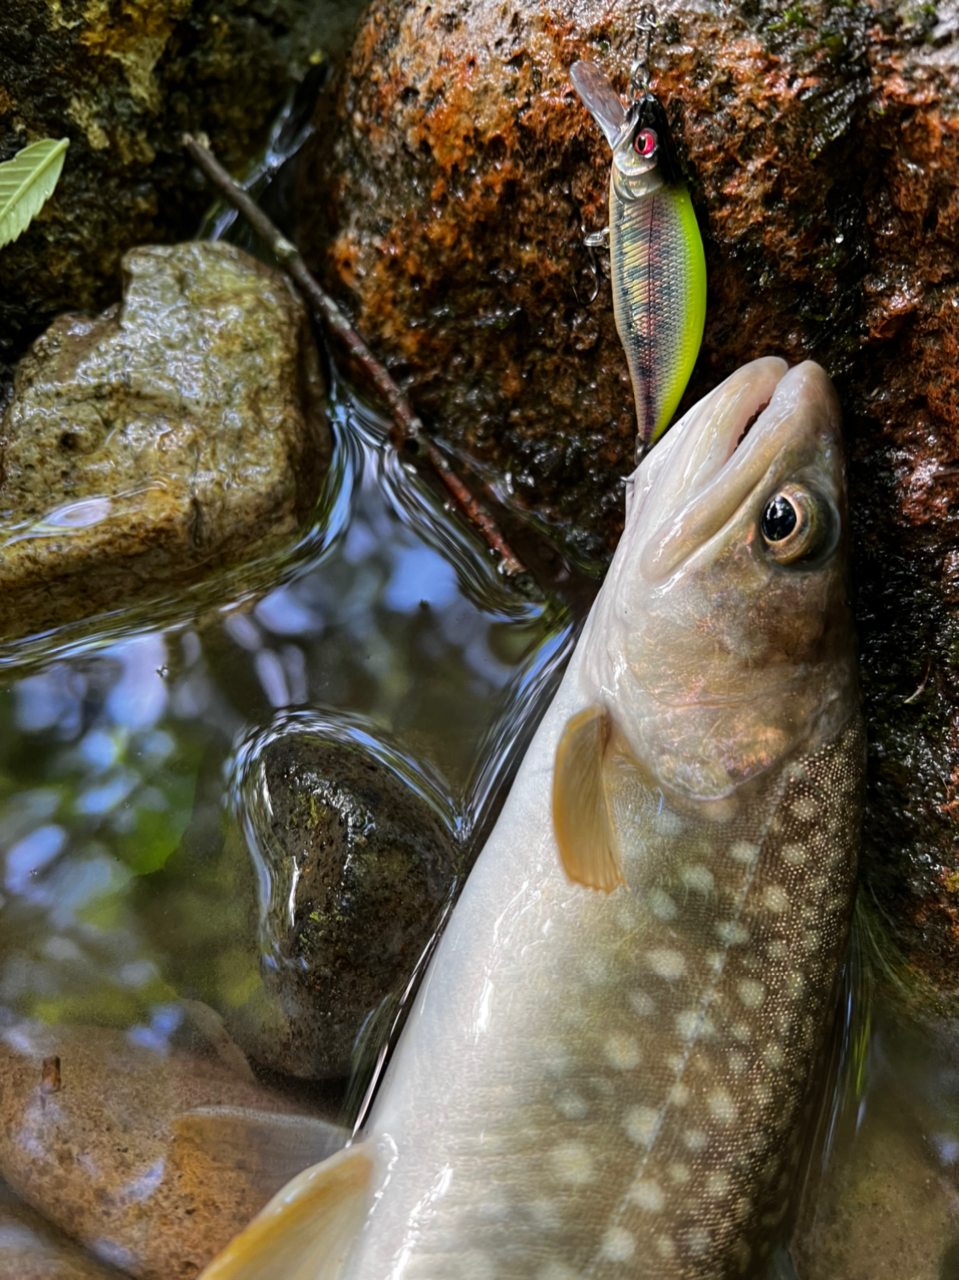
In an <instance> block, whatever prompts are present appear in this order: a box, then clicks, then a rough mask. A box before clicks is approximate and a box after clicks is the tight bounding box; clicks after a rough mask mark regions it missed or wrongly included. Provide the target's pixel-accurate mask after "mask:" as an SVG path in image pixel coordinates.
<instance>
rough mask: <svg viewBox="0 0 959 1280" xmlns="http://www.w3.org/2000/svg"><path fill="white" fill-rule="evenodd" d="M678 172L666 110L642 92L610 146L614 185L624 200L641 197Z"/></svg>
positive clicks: (670, 179) (649, 193)
mask: <svg viewBox="0 0 959 1280" xmlns="http://www.w3.org/2000/svg"><path fill="white" fill-rule="evenodd" d="M678 175H679V166H678V164H677V161H676V157H675V154H674V152H673V144H672V139H671V137H670V134H669V125H668V124H667V122H666V113H665V111H664V110H663V108H662V107H661V106H660V104H659V102H658V101H657V100H656V98H654V97H653V95H652V94H651V93H644V94H643V95H642V97H641V98H639V99H638V100H637V101H635V102H634V103H633V105H632V107H631V108H630V110H629V112H628V114H627V116H626V121H625V123H624V126H623V129H622V131H621V134H620V136H619V138H618V139H617V141H616V143H615V144H614V146H613V175H612V180H613V187H614V189H615V191H616V193H617V195H618V196H619V197H620V198H621V199H623V200H642V199H643V198H644V197H646V196H650V195H652V194H653V192H654V191H658V190H659V189H660V187H662V186H663V185H664V184H665V183H668V182H675V181H676V180H677V177H678Z"/></svg>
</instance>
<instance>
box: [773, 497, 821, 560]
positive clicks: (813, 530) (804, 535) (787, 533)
mask: <svg viewBox="0 0 959 1280" xmlns="http://www.w3.org/2000/svg"><path fill="white" fill-rule="evenodd" d="M819 507H820V504H819V502H818V501H817V499H816V497H815V495H814V494H812V493H810V491H809V490H808V489H805V488H803V487H802V485H798V484H787V485H783V487H782V488H781V489H780V490H779V491H778V493H775V494H774V495H773V496H772V497H771V498H770V499H769V501H768V502H767V503H766V506H765V507H764V508H763V514H762V517H761V519H760V521H759V528H760V531H761V533H762V535H763V541H764V542H765V543H766V549H767V551H768V552H769V555H770V556H771V557H772V558H773V560H775V561H777V562H778V563H779V564H792V563H793V562H794V561H795V560H801V559H803V558H804V557H805V556H809V555H811V554H812V553H813V552H814V551H817V550H818V549H819V546H820V544H821V542H822V534H823V525H824V523H825V522H824V519H823V516H822V514H821V512H820V510H819Z"/></svg>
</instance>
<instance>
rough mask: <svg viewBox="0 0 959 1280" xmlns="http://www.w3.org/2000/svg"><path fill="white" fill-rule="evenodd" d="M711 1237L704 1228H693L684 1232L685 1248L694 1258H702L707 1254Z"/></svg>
mask: <svg viewBox="0 0 959 1280" xmlns="http://www.w3.org/2000/svg"><path fill="white" fill-rule="evenodd" d="M711 1244H712V1236H711V1235H710V1234H709V1232H708V1231H707V1230H706V1228H705V1227H693V1228H691V1230H689V1231H687V1232H686V1247H687V1248H688V1249H689V1252H690V1253H691V1254H692V1256H693V1257H694V1258H703V1257H705V1256H706V1254H707V1253H708V1252H709V1248H710V1245H711Z"/></svg>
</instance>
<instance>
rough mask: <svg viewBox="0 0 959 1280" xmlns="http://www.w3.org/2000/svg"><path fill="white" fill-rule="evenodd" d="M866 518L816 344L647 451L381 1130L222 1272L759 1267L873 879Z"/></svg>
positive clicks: (421, 999)
mask: <svg viewBox="0 0 959 1280" xmlns="http://www.w3.org/2000/svg"><path fill="white" fill-rule="evenodd" d="M846 543H847V539H846V497H845V485H844V477H843V461H842V449H841V442H840V415H839V408H838V404H837V401H836V397H835V393H834V391H833V389H832V385H831V383H830V382H829V380H828V378H827V377H826V375H825V374H824V373H823V371H822V370H821V369H820V368H819V366H818V365H815V364H812V363H805V364H801V365H799V366H797V367H796V368H793V369H791V370H788V371H787V368H786V365H785V364H784V362H783V361H781V360H778V359H772V358H768V359H762V360H756V361H754V362H753V363H751V364H749V365H746V366H745V367H744V368H742V369H740V370H739V371H738V372H737V373H735V374H733V376H732V377H731V378H729V379H728V380H727V381H726V382H725V383H723V384H722V385H721V386H720V387H719V388H717V389H716V390H715V391H714V392H713V393H712V394H711V395H709V396H707V397H706V398H705V399H704V400H703V401H701V402H700V403H699V404H698V405H697V406H696V407H695V408H694V409H692V410H691V411H690V412H689V413H688V414H687V415H686V416H685V417H684V418H683V419H682V421H681V422H680V423H679V424H678V425H677V426H676V427H675V428H674V430H673V431H672V432H671V433H670V434H669V435H668V436H667V437H666V438H665V439H664V440H663V441H662V442H661V443H660V444H659V445H658V446H657V447H656V448H655V449H654V450H653V451H652V452H651V453H650V454H649V455H648V456H647V457H646V459H645V460H644V462H643V463H642V464H641V465H640V467H639V468H638V470H637V471H636V472H635V474H634V476H633V478H632V483H631V485H630V486H629V493H628V502H627V517H626V528H625V532H624V533H623V536H622V539H621V541H620V544H619V547H618V549H617V552H616V555H615V557H614V560H613V563H612V565H611V567H610V570H609V573H608V575H607V578H606V581H605V583H604V585H603V588H602V591H601V592H600V594H599V596H598V597H597V600H596V603H595V605H594V607H593V610H592V612H591V614H590V617H589V619H588V621H587V624H586V627H585V629H584V631H583V634H582V636H581V638H580V641H579V643H578V645H577V648H576V650H575V653H574V655H573V657H572V659H571V662H570V666H569V669H568V671H567V673H566V675H565V677H564V680H563V683H562V685H561V687H560V689H559V691H558V693H557V695H556V697H555V699H554V701H553V703H552V705H551V706H550V708H549V710H548V712H547V714H546V716H545V718H544V720H543V723H542V724H541V726H540V728H539V730H538V732H537V734H536V736H535V738H534V740H533V741H532V743H531V745H530V747H529V750H528V752H527V754H526V757H525V759H524V761H523V764H522V767H521V769H520V771H519V774H518V776H517V778H516V781H515V783H514V785H513V788H512V791H511V793H510V796H509V798H508V800H507V803H506V805H505V807H504V809H503V811H502V814H501V816H500V818H499V820H498V823H497V825H496V827H495V828H494V831H493V833H492V835H491V837H490V839H489V841H488V843H487V844H486V846H485V847H484V849H483V851H482V853H481V854H480V856H479V859H478V860H477V863H476V865H475V867H474V869H473V871H472V872H471V874H470V876H469V879H468V881H467V884H466V886H465V889H464V891H463V894H462V897H461V898H460V900H459V902H458V904H457V906H456V907H455V909H454V911H453V913H452V916H451V919H450V923H449V925H448V927H447V929H446V932H445V933H444V935H443V937H442V939H441V941H440V943H439V945H438V947H437V950H436V953H435V955H434V957H433V959H432V962H431V964H430V966H429V969H428V971H427V975H426V977H425V979H424V982H423V985H422V987H421V989H420V991H419V993H418V995H417V998H416V1001H415V1003H414V1005H413V1008H412V1010H411V1014H410V1017H409V1020H408V1023H407V1025H406V1027H405V1029H404V1031H403V1034H402V1035H401V1037H400V1041H399V1044H398V1046H397V1049H396V1052H395V1054H394V1056H393V1059H392V1061H391V1063H390V1066H389V1068H388V1070H387V1072H386V1075H385V1078H384V1081H383V1083H382V1086H381V1088H380V1090H379V1093H378V1095H377V1098H376V1100H375V1102H374V1105H373V1109H372V1112H371V1115H370V1118H369V1122H368V1125H367V1127H366V1133H365V1136H364V1137H363V1139H362V1140H361V1141H357V1142H355V1143H354V1145H352V1146H350V1147H348V1148H347V1149H345V1150H344V1151H342V1152H340V1153H338V1154H337V1155H335V1156H334V1157H332V1158H331V1159H330V1160H328V1161H327V1162H326V1163H324V1164H322V1165H318V1166H315V1167H314V1168H312V1169H309V1170H307V1171H306V1172H305V1173H303V1174H301V1175H299V1177H298V1178H297V1179H296V1180H295V1181H294V1182H293V1183H291V1184H289V1185H288V1187H287V1188H285V1189H284V1190H283V1191H281V1192H280V1193H279V1195H278V1196H277V1197H275V1199H274V1200H273V1201H272V1202H271V1203H270V1204H269V1205H268V1206H267V1207H266V1209H264V1210H263V1212H262V1213H261V1214H260V1215H259V1217H258V1218H257V1219H255V1220H254V1222H253V1224H251V1226H250V1227H249V1228H248V1229H247V1231H246V1232H244V1233H243V1234H241V1235H240V1236H239V1237H238V1238H237V1240H235V1241H234V1242H233V1244H232V1245H230V1246H229V1247H228V1249H227V1250H226V1252H225V1253H224V1254H223V1255H221V1257H220V1259H219V1260H217V1261H216V1262H214V1263H213V1264H211V1266H210V1268H209V1269H208V1270H207V1271H206V1272H205V1273H204V1277H205V1280H224V1278H225V1277H230V1278H231V1280H237V1278H239V1277H243V1278H244V1280H246V1278H249V1280H252V1278H253V1277H256V1278H257V1280H293V1278H294V1277H296V1280H334V1277H335V1278H336V1280H727V1278H730V1277H754V1276H765V1274H766V1269H767V1266H768V1264H769V1258H770V1255H771V1253H772V1251H773V1250H774V1248H776V1247H778V1244H779V1242H780V1241H781V1239H782V1237H783V1236H784V1234H785V1233H786V1232H787V1231H788V1226H789V1220H790V1212H791V1208H792V1206H793V1202H794V1200H795V1196H796V1193H797V1191H798V1190H799V1188H800V1186H801V1180H802V1166H803V1158H804V1151H805V1150H806V1148H807V1137H808V1133H809V1130H810V1128H811V1125H812V1123H813V1117H814V1115H815V1107H816V1104H817V1100H818V1097H819V1094H820V1092H821V1081H820V1080H819V1079H817V1075H818V1074H819V1071H818V1068H819V1064H821V1062H822V1060H823V1055H824V1050H825V1041H826V1037H827V1033H828V1027H829V1023H830V1018H831V1013H832V1011H833V1009H834V1008H835V1004H836V999H837V985H838V982H839V977H840V972H841V968H842V965H843V960H844V954H845V951H846V945H847V936H848V931H849V922H850V916H851V910H852V903H853V896H854V889H855V880H856V860H857V845H858V837H859V825H860V814H861V807H862V786H863V773H864V739H863V730H862V723H861V718H860V713H859V703H858V693H857V678H856V662H855V649H854V638H853V625H852V618H851V615H850V608H849V604H848V600H847V566H846Z"/></svg>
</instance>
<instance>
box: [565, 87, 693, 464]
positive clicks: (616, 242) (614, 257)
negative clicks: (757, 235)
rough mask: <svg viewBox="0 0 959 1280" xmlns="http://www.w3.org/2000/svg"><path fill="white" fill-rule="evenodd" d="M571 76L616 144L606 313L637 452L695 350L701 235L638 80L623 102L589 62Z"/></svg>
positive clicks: (656, 428)
mask: <svg viewBox="0 0 959 1280" xmlns="http://www.w3.org/2000/svg"><path fill="white" fill-rule="evenodd" d="M640 65H641V64H639V63H637V64H636V66H637V67H638V66H640ZM635 69H636V68H634V72H635ZM570 79H571V80H572V82H573V87H574V88H575V90H576V92H577V93H578V94H579V96H580V98H581V99H582V102H583V105H584V106H585V107H586V109H587V111H589V113H590V115H591V116H592V117H593V119H594V120H595V121H596V123H597V124H598V125H599V127H600V129H602V131H603V134H604V135H605V138H606V141H607V142H608V143H609V145H610V146H611V147H612V149H613V163H612V171H611V174H610V183H609V255H610V267H611V275H612V287H613V314H614V315H615V317H616V329H617V331H618V332H619V337H620V341H621V342H622V344H623V347H624V348H625V351H626V360H627V363H628V364H629V373H630V377H631V379H632V383H633V394H634V395H635V397H636V421H637V428H638V434H639V443H638V446H637V456H639V457H642V455H643V454H644V453H645V452H646V450H647V449H648V448H649V446H650V445H651V444H653V442H654V441H656V440H657V439H658V438H659V437H660V436H661V435H662V434H663V432H664V431H665V430H666V427H667V426H668V425H669V420H670V418H671V417H672V416H673V413H674V412H675V409H676V406H677V404H679V400H680V397H681V396H682V394H683V391H684V390H685V389H686V383H687V382H688V381H689V377H690V374H691V373H692V371H693V365H694V364H695V363H696V356H697V354H698V353H699V345H700V342H701V341H702V336H703V324H704V322H705V319H706V260H705V255H704V253H703V242H702V237H701V236H700V234H699V227H698V225H697V223H696V214H695V213H694V211H693V206H692V202H691V201H690V199H689V192H688V191H687V190H686V187H685V186H684V184H683V181H682V177H681V174H680V171H679V165H678V162H677V159H676V154H675V152H674V150H673V146H672V142H671V139H670V136H669V127H668V125H667V123H666V114H665V112H664V111H663V108H662V107H661V106H660V104H659V102H658V101H657V100H656V98H655V97H653V95H652V94H651V93H650V92H649V90H648V88H647V87H646V86H645V84H644V83H643V81H642V80H637V79H636V78H635V76H634V86H635V92H634V97H633V101H632V102H631V104H630V106H629V107H628V108H625V107H624V106H623V103H622V100H621V99H620V96H619V94H618V93H617V92H616V90H615V89H614V88H613V86H612V85H611V84H610V82H609V80H608V79H607V78H606V76H605V75H604V73H603V72H602V71H601V70H600V69H599V67H597V66H595V65H594V64H593V63H591V62H576V63H574V64H573V67H572V69H571V71H570Z"/></svg>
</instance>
